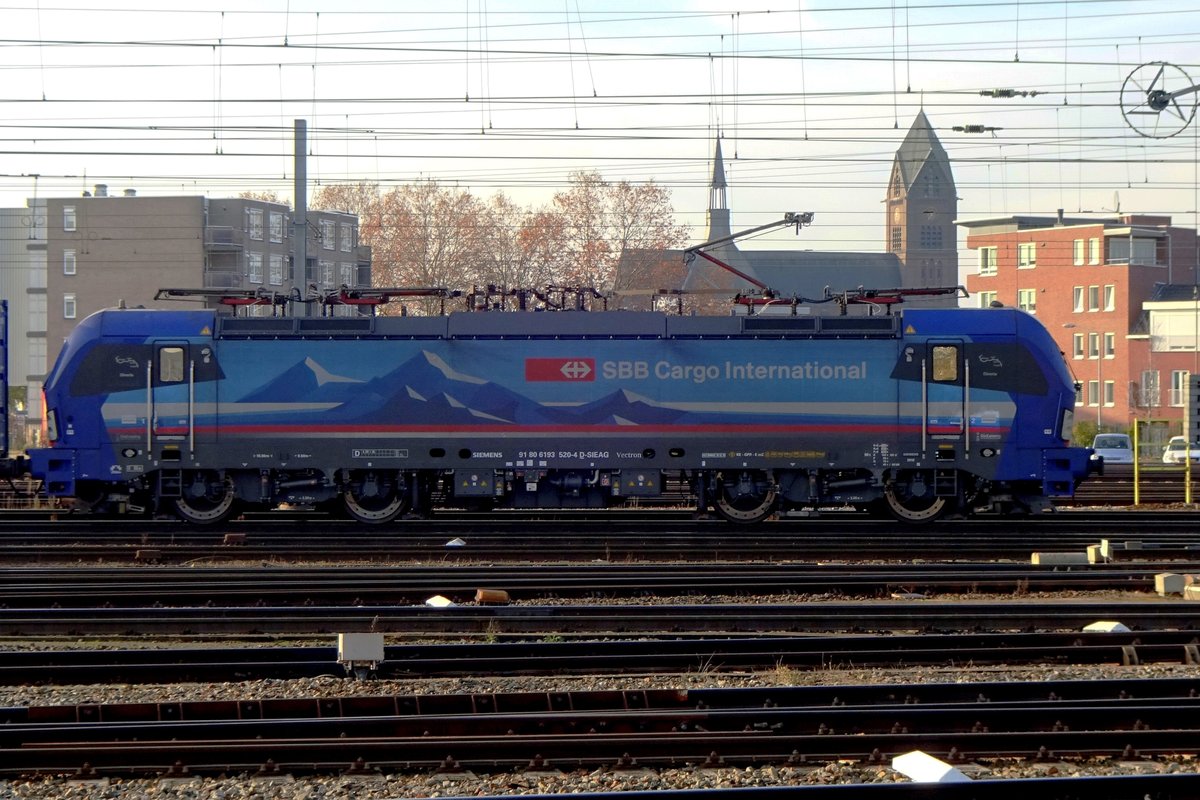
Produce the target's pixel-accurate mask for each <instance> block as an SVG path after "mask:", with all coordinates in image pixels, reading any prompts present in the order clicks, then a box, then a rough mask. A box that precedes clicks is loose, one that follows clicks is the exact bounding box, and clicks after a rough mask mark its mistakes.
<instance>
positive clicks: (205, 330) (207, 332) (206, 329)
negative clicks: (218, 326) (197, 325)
mask: <svg viewBox="0 0 1200 800" xmlns="http://www.w3.org/2000/svg"><path fill="white" fill-rule="evenodd" d="M211 334H212V331H211V330H209V327H208V326H207V325H205V326H204V327H203V328H201V329H200V335H201V336H209V335H211Z"/></svg>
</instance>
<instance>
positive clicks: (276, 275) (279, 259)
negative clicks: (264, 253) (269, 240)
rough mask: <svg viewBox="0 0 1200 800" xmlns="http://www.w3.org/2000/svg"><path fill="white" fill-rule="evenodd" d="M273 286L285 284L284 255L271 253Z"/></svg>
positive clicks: (270, 276) (271, 279)
mask: <svg viewBox="0 0 1200 800" xmlns="http://www.w3.org/2000/svg"><path fill="white" fill-rule="evenodd" d="M269 278H270V281H271V285H272V286H282V285H283V256H282V255H281V254H279V253H271V272H270V275H269Z"/></svg>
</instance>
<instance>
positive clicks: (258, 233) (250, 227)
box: [246, 208, 263, 242]
mask: <svg viewBox="0 0 1200 800" xmlns="http://www.w3.org/2000/svg"><path fill="white" fill-rule="evenodd" d="M246 231H247V232H248V233H249V234H250V238H251V239H252V240H253V241H256V242H261V241H262V238H263V212H262V209H261V208H247V209H246Z"/></svg>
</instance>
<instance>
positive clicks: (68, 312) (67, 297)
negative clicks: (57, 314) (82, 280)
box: [63, 293, 78, 319]
mask: <svg viewBox="0 0 1200 800" xmlns="http://www.w3.org/2000/svg"><path fill="white" fill-rule="evenodd" d="M77 310H78V309H77V308H76V305H75V295H74V294H73V293H72V294H64V295H63V319H75V313H76V311H77Z"/></svg>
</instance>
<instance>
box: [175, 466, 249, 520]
mask: <svg viewBox="0 0 1200 800" xmlns="http://www.w3.org/2000/svg"><path fill="white" fill-rule="evenodd" d="M188 477H189V480H188V481H187V482H185V483H184V485H183V495H182V496H181V497H177V498H175V513H176V514H177V515H178V516H179V518H180V519H182V520H184V521H186V522H191V523H192V524H194V525H215V524H217V523H218V522H224V521H225V520H227V519H229V517H230V515H231V514H232V513H233V506H234V500H236V496H235V494H234V491H233V483H232V482H230V481H226V480H222V479H221V478H220V477H219V476H217V475H216V473H212V472H195V473H192V474H191V475H190V476H188Z"/></svg>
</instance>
